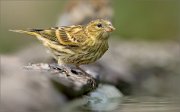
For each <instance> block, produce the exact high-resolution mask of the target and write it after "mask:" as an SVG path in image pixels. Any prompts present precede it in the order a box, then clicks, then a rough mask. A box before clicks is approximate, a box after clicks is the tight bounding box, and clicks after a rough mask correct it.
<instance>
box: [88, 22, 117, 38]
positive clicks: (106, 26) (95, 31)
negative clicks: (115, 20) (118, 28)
mask: <svg viewBox="0 0 180 112" xmlns="http://www.w3.org/2000/svg"><path fill="white" fill-rule="evenodd" d="M114 30H115V28H114V27H113V26H112V23H111V22H110V21H108V20H104V19H97V20H94V21H91V22H90V23H88V24H87V26H86V31H87V33H88V34H89V35H90V36H92V37H95V38H96V37H98V36H99V35H104V37H106V35H107V37H108V34H109V33H110V32H112V31H114Z"/></svg>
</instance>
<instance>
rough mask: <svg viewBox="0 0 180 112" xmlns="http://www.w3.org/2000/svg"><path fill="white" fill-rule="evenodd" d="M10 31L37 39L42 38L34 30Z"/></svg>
mask: <svg viewBox="0 0 180 112" xmlns="http://www.w3.org/2000/svg"><path fill="white" fill-rule="evenodd" d="M9 31H12V32H17V33H25V34H29V35H32V36H36V37H39V36H40V35H39V34H38V33H37V32H34V31H33V30H9Z"/></svg>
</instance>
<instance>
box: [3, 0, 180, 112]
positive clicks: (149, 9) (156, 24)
mask: <svg viewBox="0 0 180 112" xmlns="http://www.w3.org/2000/svg"><path fill="white" fill-rule="evenodd" d="M0 5H1V6H0V8H1V9H0V10H1V16H0V21H1V23H0V25H1V28H0V29H1V30H0V55H1V77H2V78H1V82H2V84H1V88H2V90H3V91H2V95H1V96H2V97H3V99H2V100H3V106H4V110H6V109H7V108H8V107H11V108H9V109H12V110H13V109H17V108H16V106H17V105H18V106H21V105H22V104H25V105H26V106H27V105H28V106H27V107H28V108H29V105H31V106H32V108H31V109H32V110H33V109H35V110H36V109H37V110H38V109H39V111H41V110H43V109H45V108H44V107H46V106H47V108H57V107H59V105H63V104H65V103H64V102H67V101H68V99H66V95H59V93H58V94H57V93H56V90H54V89H53V90H51V89H52V87H51V86H49V85H48V84H45V83H44V82H43V81H42V82H41V80H44V79H42V78H39V77H38V76H34V75H33V76H24V75H23V74H26V73H24V72H21V71H18V70H17V69H19V67H22V66H24V65H27V64H28V63H38V62H44V63H51V62H52V59H51V56H50V55H49V54H48V53H47V52H46V49H45V48H44V47H43V46H42V45H41V44H40V42H39V41H38V40H37V39H36V38H33V37H31V36H28V35H25V34H18V33H13V32H10V31H9V30H10V29H26V28H49V27H55V26H64V25H75V24H86V23H87V22H89V21H91V20H93V19H96V18H104V19H108V20H111V21H112V23H113V25H114V26H115V28H116V31H115V32H113V33H112V36H111V38H110V42H109V45H110V49H109V50H108V52H107V53H106V54H105V55H104V56H103V57H102V59H101V60H99V61H98V62H97V63H96V64H94V65H89V66H88V65H87V66H83V68H84V69H87V71H89V73H91V74H93V75H98V76H99V77H100V81H101V83H102V84H110V85H112V86H113V87H115V88H116V89H117V90H118V91H119V92H121V93H123V94H124V95H125V96H130V97H131V96H133V98H137V97H139V96H150V97H153V98H154V97H160V98H161V97H165V99H166V98H169V96H170V97H172V96H173V97H176V98H175V99H178V98H179V94H180V87H179V84H180V83H179V82H180V69H179V68H180V58H179V57H180V0H38V1H35V0H23V1H22V0H14V1H13V0H1V1H0ZM27 79H28V80H27ZM29 79H31V80H30V81H29ZM34 82H36V83H40V84H41V85H43V86H42V91H44V90H45V92H47V91H48V93H47V95H44V96H42V98H41V99H38V100H40V102H38V100H35V99H34V100H32V99H31V97H33V98H34V96H33V95H32V94H34V95H35V96H36V95H37V96H36V97H38V94H39V93H37V92H36V90H34V89H32V88H31V87H32V86H31V87H29V86H27V85H26V84H27V83H28V84H29V83H30V84H31V83H32V84H33V83H34ZM5 85H6V86H5ZM31 89H32V91H31ZM19 90H20V92H19ZM106 90H108V88H107V89H105V90H104V91H106ZM17 91H18V92H17ZM27 91H29V92H27ZM42 91H41V92H42ZM49 91H53V92H52V93H51V92H50V93H49ZM7 93H8V94H7ZM27 93H32V94H28V96H27ZM15 94H16V95H15ZM19 94H22V95H19ZM108 94H109V93H108ZM23 95H24V96H23ZM59 96H61V97H60V98H59ZM107 96H108V95H107ZM15 97H16V98H15ZM22 97H23V98H22ZM27 97H28V98H29V100H28V98H27ZM47 97H48V98H47ZM8 98H9V99H8ZM46 98H47V99H46ZM58 98H59V99H60V100H58ZM20 99H21V100H20ZM30 99H31V100H30ZM157 99H158V100H157ZM157 99H156V98H155V100H154V99H153V100H152V101H154V102H155V104H156V103H157V102H158V101H162V100H161V99H159V98H157ZM139 100H140V101H142V100H147V99H139ZM13 101H14V102H18V103H17V104H16V105H15V106H12V105H14V103H13ZM41 101H42V102H46V103H45V104H42V105H41V104H40V103H41ZM148 101H149V100H148ZM163 101H164V100H163ZM179 101H180V100H179ZM24 102H25V103H24ZM29 102H30V103H29ZM34 102H37V104H36V103H34ZM164 102H166V101H164ZM168 102H170V104H172V103H171V100H168V101H167V104H169V103H168ZM118 103H119V102H118ZM136 103H137V102H135V104H134V105H133V106H132V105H124V106H123V107H124V110H121V111H122V112H123V111H128V112H131V111H133V109H131V108H134V106H135V107H137V112H141V111H140V110H138V109H139V108H142V107H141V106H140V105H138V103H137V104H136ZM127 104H129V103H127ZM175 104H177V103H175ZM122 105H123V104H122ZM162 105H163V106H162ZM162 105H161V106H162V107H166V106H167V105H166V104H162ZM26 106H24V107H23V109H24V108H25V107H26ZM91 106H92V107H93V105H91ZM101 106H102V105H101ZM126 106H127V107H126ZM128 106H130V107H128ZM151 106H152V105H151ZM151 106H150V108H147V111H148V109H150V110H152V108H154V106H152V108H151ZM169 106H172V107H169V108H163V109H164V110H163V109H162V110H163V112H166V111H165V110H167V112H176V111H177V112H178V109H179V108H177V107H176V105H169ZM67 107H68V106H67ZM92 107H91V108H92ZM68 108H69V107H68ZM143 108H145V107H143ZM174 108H175V109H174ZM23 109H22V110H23ZM31 109H30V110H28V111H31ZM126 109H130V110H126ZM154 109H155V110H154V112H157V111H156V109H157V108H154ZM168 109H172V110H169V111H168ZM20 110H21V109H20ZM22 110H21V111H22ZM95 110H96V109H95ZM145 110H146V109H145ZM7 111H11V110H8V109H7ZM26 111H27V110H26ZM78 111H80V110H78ZM81 111H82V110H81ZM17 112H20V111H19V110H18V109H17ZM114 112H115V111H114ZM142 112H143V111H142ZM148 112H149V111H148Z"/></svg>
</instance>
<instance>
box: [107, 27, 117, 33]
mask: <svg viewBox="0 0 180 112" xmlns="http://www.w3.org/2000/svg"><path fill="white" fill-rule="evenodd" d="M105 30H106V31H107V32H112V31H114V30H115V28H114V27H113V26H109V27H107V28H106V29H105Z"/></svg>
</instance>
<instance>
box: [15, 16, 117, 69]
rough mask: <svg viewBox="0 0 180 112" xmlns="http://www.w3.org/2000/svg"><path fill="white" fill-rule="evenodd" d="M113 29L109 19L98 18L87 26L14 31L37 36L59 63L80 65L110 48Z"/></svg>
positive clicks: (90, 61)
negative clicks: (109, 38) (109, 43)
mask: <svg viewBox="0 0 180 112" xmlns="http://www.w3.org/2000/svg"><path fill="white" fill-rule="evenodd" d="M113 30H114V27H113V26H112V25H111V23H110V22H109V21H107V20H102V19H98V20H95V21H92V22H90V23H89V24H87V25H86V26H81V25H76V26H75V25H74V26H65V27H56V28H50V29H31V30H27V31H23V30H12V31H14V32H19V33H27V34H29V35H33V36H36V37H37V38H38V39H39V40H40V41H41V42H42V43H43V44H44V45H45V46H46V47H47V48H49V50H50V51H51V52H52V54H53V56H54V58H55V59H56V60H58V63H59V64H74V65H77V66H79V65H82V64H89V63H92V62H94V61H96V60H98V59H99V58H100V57H101V56H102V55H103V54H104V53H105V52H106V51H107V50H108V37H109V32H111V31H113Z"/></svg>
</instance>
